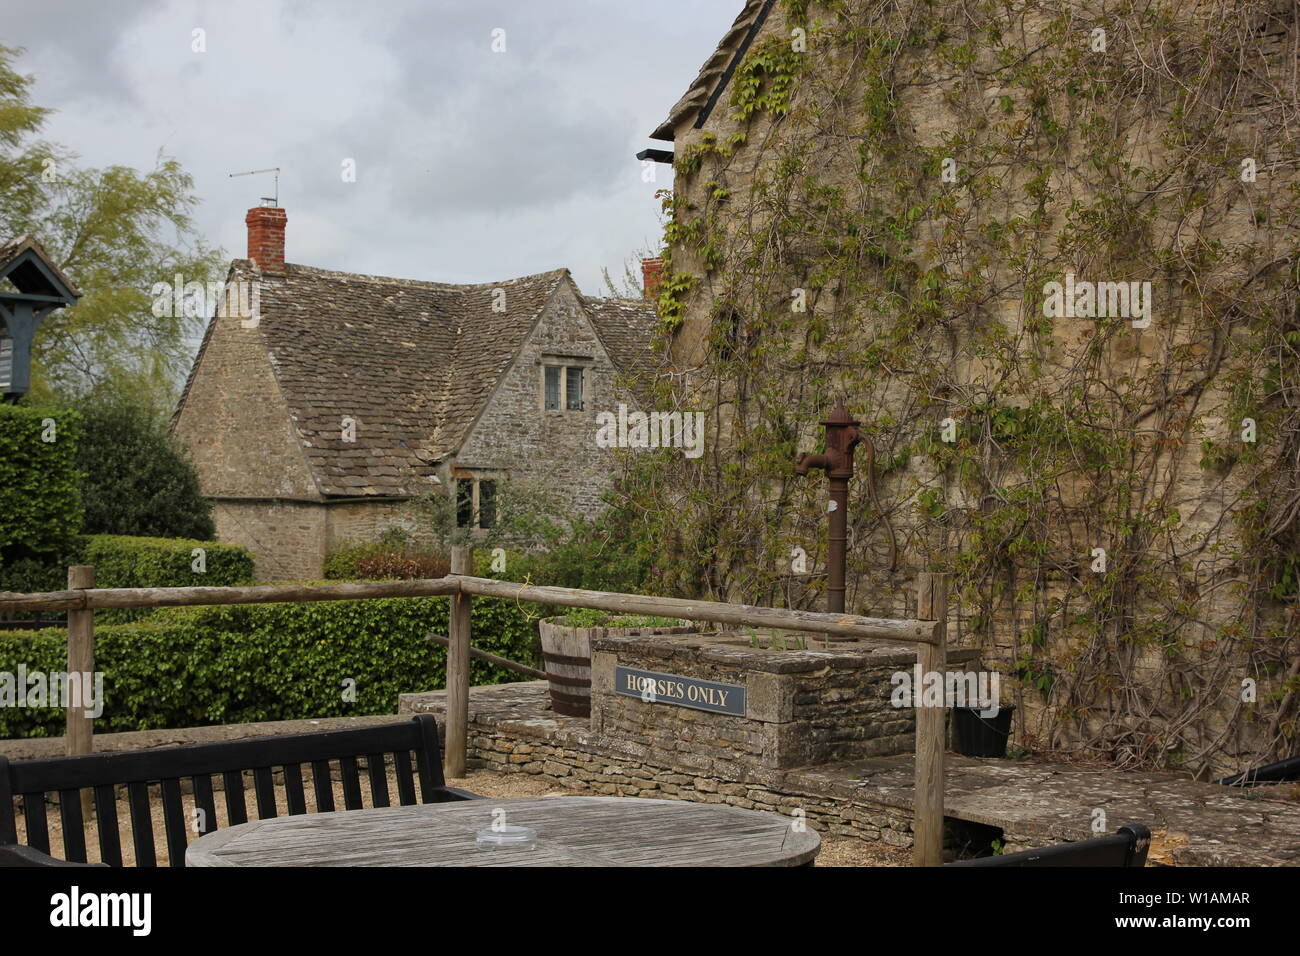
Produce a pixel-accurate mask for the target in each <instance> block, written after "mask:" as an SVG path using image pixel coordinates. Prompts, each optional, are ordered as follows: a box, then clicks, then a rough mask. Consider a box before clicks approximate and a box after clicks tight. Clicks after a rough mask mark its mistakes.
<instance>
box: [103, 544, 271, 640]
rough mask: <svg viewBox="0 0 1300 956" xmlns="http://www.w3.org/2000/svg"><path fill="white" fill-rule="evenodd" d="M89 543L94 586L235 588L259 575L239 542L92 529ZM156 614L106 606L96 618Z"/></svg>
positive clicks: (108, 619) (111, 619)
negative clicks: (114, 532) (150, 536)
mask: <svg viewBox="0 0 1300 956" xmlns="http://www.w3.org/2000/svg"><path fill="white" fill-rule="evenodd" d="M85 542H86V543H85V548H84V550H83V552H82V553H83V556H84V560H83V561H82V562H81V563H83V564H90V565H93V566H94V568H95V587H100V588H182V587H196V586H199V585H202V586H204V587H235V586H238V585H242V584H252V583H254V581H255V580H256V579H255V578H254V575H253V565H254V561H253V555H252V553H251V552H249V551H248V550H247V549H246V548H241V547H238V546H237V545H232V544H220V543H218V542H216V541H195V540H190V539H188V538H136V537H130V536H127V535H117V534H92V535H88V536H87V537H86V539H85ZM196 551H202V554H201V555H199V554H196V553H195V552H196ZM200 558H201V561H200ZM155 613H157V612H156V611H153V610H151V609H149V608H139V609H122V610H115V611H104V612H103V616H102V617H99V618H97V620H101V621H103V622H105V623H108V622H120V621H136V620H141V619H142V618H146V617H149V616H151V615H152V614H155Z"/></svg>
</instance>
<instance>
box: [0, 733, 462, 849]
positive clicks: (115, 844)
mask: <svg viewBox="0 0 1300 956" xmlns="http://www.w3.org/2000/svg"><path fill="white" fill-rule="evenodd" d="M412 753H414V754H415V765H414V768H413V767H412V763H411V754H412ZM389 755H391V757H392V763H393V767H394V769H395V772H396V778H397V801H398V803H399V804H400V805H402V806H411V805H414V804H415V803H416V802H417V799H416V792H415V778H416V776H418V777H419V782H420V795H419V801H418V802H421V803H445V802H449V801H453V800H474V799H481V798H479V797H478V795H477V794H473V793H470V792H469V791H467V790H458V789H456V788H454V787H448V786H447V785H446V780H445V778H444V777H443V773H442V750H441V748H440V747H439V745H438V725H437V723H436V722H435V720H434V718H433V717H432V716H430V715H429V714H420V715H419V716H417V717H415V718H414V719H413V720H410V721H403V722H401V723H397V724H388V725H384V726H380V727H361V728H358V729H356V730H335V731H327V732H323V733H312V734H291V735H285V736H280V737H254V738H251V739H248V740H231V741H222V742H221V743H215V744H192V745H189V746H184V747H158V748H156V749H150V750H135V751H128V752H124V753H101V754H88V755H86V756H80V757H56V758H51V759H45V760H19V761H10V760H8V759H7V758H6V757H3V756H0V866H41V865H44V866H60V865H65V866H66V865H69V861H70V862H71V863H72V864H85V863H86V840H85V821H84V820H83V818H82V808H81V795H80V791H81V790H82V789H90V790H93V791H94V803H95V824H96V832H97V835H98V837H99V851H100V858H101V859H102V860H103V861H104V862H105V863H106V864H109V865H111V866H122V844H121V836H120V833H119V826H118V806H117V790H118V788H119V787H125V788H126V798H127V805H128V807H129V810H130V821H131V836H132V841H133V845H134V847H135V863H136V865H137V866H157V865H158V860H157V855H156V853H155V850H154V832H153V818H152V815H151V812H150V793H149V786H150V784H157V785H158V786H159V788H160V790H161V796H162V810H163V831H164V833H165V835H166V840H167V855H168V858H169V861H170V863H171V865H172V866H184V865H185V848H186V846H187V845H188V842H189V837H190V835H191V834H194V835H195V836H196V837H198V836H202V835H204V834H207V833H211V832H213V831H214V830H216V829H217V812H216V805H215V801H214V797H213V777H215V776H217V775H218V774H219V775H220V776H221V782H222V786H223V788H224V790H225V804H226V819H227V825H229V826H234V825H236V824H239V823H246V822H248V819H249V818H248V808H247V802H246V800H245V795H244V782H245V781H244V774H245V773H246V772H251V774H252V783H253V793H254V797H255V804H256V810H257V816H256V818H255V819H259V820H265V819H269V818H271V817H275V816H277V815H278V811H277V808H276V779H275V771H276V769H277V768H278V769H279V770H280V771H281V773H282V777H283V791H284V800H285V803H286V805H287V808H288V812H289V814H290V815H294V814H301V813H307V812H308V809H307V800H306V792H305V789H304V787H303V773H302V768H303V766H304V765H307V764H310V765H311V776H312V786H313V790H314V791H315V809H316V811H317V812H327V811H331V810H334V809H335V802H334V782H333V767H332V766H331V762H337V764H338V767H339V771H340V777H341V780H342V784H343V804H344V806H343V807H342V809H345V810H360V809H362V808H363V806H364V804H363V803H362V791H361V768H360V766H359V765H358V758H362V759H364V760H365V763H366V770H365V775H366V777H367V778H368V783H369V789H370V796H371V801H372V804H373V805H374V806H376V807H388V806H392V800H391V795H390V793H389V786H388V772H387V760H386V757H387V756H389ZM183 778H189V779H190V781H191V784H192V788H193V789H192V792H193V801H194V809H195V810H197V811H199V812H197V813H196V812H194V811H191V813H190V814H188V815H187V814H186V813H185V809H184V805H183V803H182V799H181V780H182V779H183ZM54 793H57V794H58V797H59V800H58V802H59V816H60V820H61V823H62V826H63V845H64V854H65V856H66V857H67V860H66V861H65V860H56V859H55V858H53V857H51V856H50V855H49V853H50V837H49V825H48V821H47V819H46V812H45V810H46V795H47V794H54ZM20 799H21V801H22V813H23V820H24V822H25V826H26V833H27V838H26V839H27V844H28V845H19V844H18V830H17V820H18V802H19V800H20Z"/></svg>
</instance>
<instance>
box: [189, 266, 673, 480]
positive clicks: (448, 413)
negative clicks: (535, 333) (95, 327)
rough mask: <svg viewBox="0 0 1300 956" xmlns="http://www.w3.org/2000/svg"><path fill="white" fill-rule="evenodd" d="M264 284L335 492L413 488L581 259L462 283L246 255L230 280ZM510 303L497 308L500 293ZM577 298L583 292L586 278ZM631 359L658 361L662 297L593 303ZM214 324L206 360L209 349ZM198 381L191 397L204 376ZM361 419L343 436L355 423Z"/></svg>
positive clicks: (270, 328)
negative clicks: (655, 332)
mask: <svg viewBox="0 0 1300 956" xmlns="http://www.w3.org/2000/svg"><path fill="white" fill-rule="evenodd" d="M239 280H246V281H257V282H258V283H259V290H260V313H259V314H260V319H259V323H258V325H257V327H256V329H255V330H252V329H250V334H255V335H260V336H261V337H262V341H263V343H264V345H265V347H266V349H267V354H268V357H269V358H270V361H271V365H272V367H273V369H274V371H275V375H276V379H277V381H278V383H279V386H280V389H281V391H282V393H283V395H284V398H285V402H286V403H287V404H288V408H289V414H290V416H291V419H292V423H293V426H294V428H295V430H296V431H297V433H298V436H299V439H300V441H301V443H302V448H303V452H304V454H305V456H306V459H307V463H308V465H309V467H310V469H311V471H312V474H313V477H314V478H315V481H316V484H317V486H318V488H319V489H320V492H321V494H322V495H325V496H327V497H339V496H344V497H361V496H365V497H369V496H396V497H409V496H413V495H419V494H423V493H425V492H427V491H429V490H430V488H431V487H432V481H431V478H432V476H433V475H434V473H435V470H436V469H435V464H436V462H438V461H439V460H440V459H442V458H444V457H446V456H447V455H449V454H452V453H454V452H455V451H457V449H459V447H460V445H461V442H462V441H463V440H464V438H465V435H466V433H467V432H468V430H469V428H470V426H471V425H472V424H473V423H474V421H475V420H476V419H477V418H478V416H479V414H480V413H481V412H482V411H483V409H484V407H485V406H486V404H487V401H488V398H489V397H490V396H491V395H492V393H493V391H494V389H495V388H496V385H497V383H498V381H499V380H500V378H501V376H502V375H503V374H504V373H505V371H506V370H507V369H508V368H509V367H510V365H511V363H512V362H513V361H514V359H515V356H516V355H517V354H518V353H519V350H520V348H521V347H522V346H523V344H524V341H525V340H526V339H527V337H528V334H529V332H531V330H532V329H533V327H534V325H535V324H536V321H537V318H538V316H539V315H540V314H541V312H542V311H543V309H545V307H546V305H547V304H548V303H549V301H550V300H551V298H552V296H553V295H554V294H555V293H556V290H557V289H558V288H559V287H560V285H561V284H562V283H566V282H567V283H570V284H572V279H571V278H570V276H569V272H568V270H567V269H557V270H554V271H552V272H546V273H541V274H539V275H533V276H524V277H522V278H518V279H511V280H508V281H505V282H491V283H484V284H482V285H452V284H446V283H439V282H420V281H415V280H409V279H392V278H386V277H382V276H366V275H356V274H353V273H346V272H331V271H328V270H325V269H315V268H311V267H308V266H300V265H294V264H292V263H288V264H286V265H285V271H284V272H283V273H267V272H261V271H260V270H258V268H257V266H256V265H255V264H254V263H252V262H250V261H248V260H244V259H237V260H235V261H234V262H233V263H232V264H231V268H230V273H229V277H228V280H227V281H239ZM497 289H501V290H503V291H504V293H505V305H506V308H505V311H493V308H492V305H493V301H494V293H495V291H496V290H497ZM574 292H575V294H577V289H576V287H574ZM577 297H578V299H579V301H581V302H583V304H584V305H585V306H586V308H587V312H588V315H589V316H590V317H591V319H592V323H593V325H594V326H595V327H596V329H597V334H598V335H599V336H600V337H601V341H602V342H605V343H606V348H607V349H608V350H609V351H610V352H611V358H613V360H614V361H615V364H617V365H619V366H620V368H622V367H625V366H627V365H629V364H630V365H635V364H636V363H637V362H638V358H637V356H638V354H641V355H644V356H646V357H648V355H649V334H650V332H651V331H652V329H653V325H654V311H653V309H652V307H651V306H650V305H649V304H648V303H641V304H639V305H638V304H637V303H634V302H632V301H630V300H603V299H586V298H584V297H582V296H581V295H580V294H577ZM211 335H212V324H209V327H208V331H207V334H206V335H205V336H204V340H203V344H202V346H201V347H200V349H199V354H198V356H197V357H196V358H195V362H194V369H197V368H198V366H199V363H200V362H201V361H202V360H203V355H204V353H205V352H206V350H207V348H208V347H209V342H210V339H211ZM194 374H195V372H194V370H191V372H190V381H189V382H187V383H186V386H185V391H184V392H183V393H182V395H181V401H180V404H179V406H178V410H177V414H178V415H179V409H180V408H182V407H184V404H185V401H186V398H187V397H188V394H189V389H190V386H191V384H192V382H193V379H194ZM345 418H350V419H352V420H353V421H354V422H355V424H356V433H355V437H356V440H355V441H344V440H343V434H344V432H343V427H344V419H345Z"/></svg>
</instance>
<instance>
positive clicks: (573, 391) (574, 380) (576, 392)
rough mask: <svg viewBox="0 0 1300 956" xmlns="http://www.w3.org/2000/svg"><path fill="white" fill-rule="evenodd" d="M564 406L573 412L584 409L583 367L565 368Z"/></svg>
mask: <svg viewBox="0 0 1300 956" xmlns="http://www.w3.org/2000/svg"><path fill="white" fill-rule="evenodd" d="M564 407H565V408H567V409H568V410H569V411H571V412H580V411H582V369H581V368H573V367H570V368H566V369H565V370H564Z"/></svg>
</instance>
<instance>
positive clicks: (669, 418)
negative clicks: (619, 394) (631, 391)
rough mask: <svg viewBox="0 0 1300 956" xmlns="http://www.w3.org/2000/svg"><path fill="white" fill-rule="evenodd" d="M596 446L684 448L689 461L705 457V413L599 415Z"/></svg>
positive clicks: (621, 408) (623, 411)
mask: <svg viewBox="0 0 1300 956" xmlns="http://www.w3.org/2000/svg"><path fill="white" fill-rule="evenodd" d="M596 425H597V428H596V444H597V445H598V446H599V447H601V448H681V449H684V453H685V455H686V457H687V458H699V457H700V456H701V455H703V454H704V413H703V412H649V413H647V412H635V411H634V412H629V411H628V410H627V405H625V404H623V403H621V402H620V403H619V406H618V414H617V415H616V414H614V413H613V412H601V413H600V414H598V415H597V416H596Z"/></svg>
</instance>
